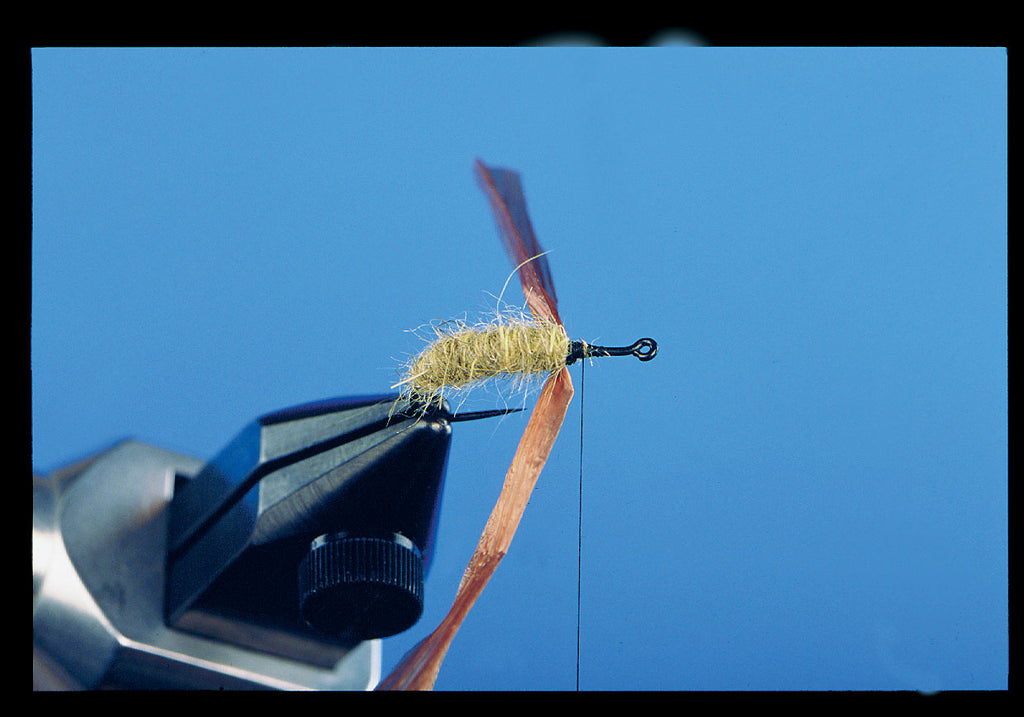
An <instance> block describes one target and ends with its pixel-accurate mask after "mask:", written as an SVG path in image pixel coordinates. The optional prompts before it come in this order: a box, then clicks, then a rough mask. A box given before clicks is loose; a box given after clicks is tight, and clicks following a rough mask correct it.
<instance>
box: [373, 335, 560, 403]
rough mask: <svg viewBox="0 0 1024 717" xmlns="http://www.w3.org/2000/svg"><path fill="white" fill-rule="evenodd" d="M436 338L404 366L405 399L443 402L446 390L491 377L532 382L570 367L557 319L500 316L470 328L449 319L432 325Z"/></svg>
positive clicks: (460, 387) (400, 382) (403, 390)
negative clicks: (567, 362) (564, 367)
mask: <svg viewBox="0 0 1024 717" xmlns="http://www.w3.org/2000/svg"><path fill="white" fill-rule="evenodd" d="M433 329H434V333H435V335H436V338H435V339H434V340H433V341H431V343H430V344H429V345H428V346H427V347H426V348H425V349H423V351H421V352H420V353H419V354H418V355H417V356H415V357H414V358H413V359H412V360H411V361H410V362H409V363H408V364H407V366H406V367H405V371H404V374H403V376H402V380H401V381H399V382H398V383H397V384H395V386H393V387H392V388H396V387H398V386H402V394H403V396H406V397H408V398H409V399H411V400H413V401H417V402H420V403H423V404H426V405H428V406H429V405H431V404H440V402H441V401H442V400H444V398H445V393H446V391H447V390H449V389H452V390H457V389H462V388H466V387H468V386H471V385H472V384H476V383H478V382H481V381H486V380H488V379H492V378H514V379H529V378H532V377H541V376H546V375H548V374H550V373H551V372H553V371H557V370H559V369H561V368H562V367H563V366H565V361H566V356H567V355H568V352H569V337H568V335H567V334H566V333H565V328H564V327H563V326H562V325H561V324H558V323H555V322H553V321H536V320H532V319H526V318H520V317H518V316H514V315H513V316H509V315H500V316H499V317H498V318H497V319H496V320H494V321H492V322H490V323H485V324H476V325H471V324H467V323H465V322H463V321H450V322H446V323H444V324H440V325H437V326H434V327H433Z"/></svg>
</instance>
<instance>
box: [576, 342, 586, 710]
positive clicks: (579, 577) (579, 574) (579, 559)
mask: <svg viewBox="0 0 1024 717" xmlns="http://www.w3.org/2000/svg"><path fill="white" fill-rule="evenodd" d="M586 365H587V362H586V361H581V362H580V501H579V510H578V511H577V516H578V525H577V529H576V534H577V536H578V538H577V541H578V542H577V544H576V691H577V692H579V691H580V605H581V603H582V596H583V392H584V389H585V387H586V382H585V380H584V376H585V370H586Z"/></svg>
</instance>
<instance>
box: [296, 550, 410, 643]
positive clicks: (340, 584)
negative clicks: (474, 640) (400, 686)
mask: <svg viewBox="0 0 1024 717" xmlns="http://www.w3.org/2000/svg"><path fill="white" fill-rule="evenodd" d="M299 610H300V613H301V615H302V619H303V620H305V621H306V623H307V624H308V625H309V626H310V627H312V628H314V629H315V630H318V631H319V632H322V633H324V634H325V635H330V636H332V637H336V638H340V639H345V640H351V641H361V640H371V639H374V638H378V637H388V636H389V635H394V634H397V633H399V632H401V631H403V630H405V629H407V628H409V627H412V626H413V625H414V624H415V623H416V621H417V620H419V618H420V615H421V614H422V613H423V559H422V557H421V555H420V551H419V549H418V548H417V547H416V545H415V544H414V543H413V542H412V541H411V540H409V539H408V538H406V537H405V536H404V535H402V534H400V533H392V534H390V535H386V536H383V537H360V536H356V535H351V534H345V533H337V534H332V535H321V536H320V537H319V538H317V539H316V540H314V541H313V542H312V544H311V545H310V547H309V552H308V553H307V554H306V557H305V558H303V560H302V562H301V563H300V564H299Z"/></svg>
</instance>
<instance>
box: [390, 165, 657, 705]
mask: <svg viewBox="0 0 1024 717" xmlns="http://www.w3.org/2000/svg"><path fill="white" fill-rule="evenodd" d="M475 169H476V176H477V181H478V182H479V184H480V187H481V188H482V189H483V191H484V194H485V195H486V196H487V199H488V201H489V202H490V204H491V210H492V211H493V213H494V218H495V220H496V221H497V224H498V232H499V234H500V235H501V238H502V241H503V242H504V244H505V249H506V251H507V252H508V255H509V257H510V258H511V259H512V262H513V264H514V265H515V266H516V271H517V272H518V273H519V279H520V282H521V284H522V287H523V294H524V295H525V297H526V304H527V306H529V308H530V313H531V314H532V316H530V317H520V316H514V315H503V314H499V316H498V318H497V319H496V320H495V321H493V322H491V323H489V324H483V325H480V326H471V325H468V324H466V323H464V322H451V323H447V324H442V325H440V326H438V327H435V329H434V331H435V333H436V339H435V340H434V341H433V342H432V343H431V344H430V345H429V346H427V347H426V348H425V349H424V350H423V351H422V352H421V353H420V354H419V355H418V356H416V357H415V358H413V359H412V360H411V361H410V362H409V364H408V365H407V366H406V369H405V373H404V376H403V378H402V380H401V381H399V383H397V384H395V386H394V387H397V386H401V387H402V395H403V396H405V397H407V398H409V399H411V400H413V401H415V402H416V403H418V404H420V405H422V406H427V407H429V406H431V405H440V404H441V402H442V401H443V400H444V397H445V393H446V391H448V390H457V389H460V388H464V387H467V386H470V385H473V384H476V383H478V382H481V381H487V380H490V379H494V378H503V377H504V378H513V379H517V380H519V379H523V380H525V379H528V378H530V377H541V376H547V378H546V380H545V382H544V387H543V388H542V389H541V392H540V395H539V396H538V398H537V403H536V407H535V408H534V410H533V413H532V415H531V416H530V420H529V422H528V423H527V425H526V429H525V431H524V432H523V437H522V439H521V440H520V442H519V447H518V448H517V449H516V453H515V455H514V456H513V458H512V463H511V465H510V466H509V469H508V472H507V473H506V475H505V483H504V485H503V486H502V489H501V494H500V495H499V496H498V501H497V503H496V504H495V506H494V509H493V510H492V511H491V515H490V517H489V518H488V520H487V524H486V525H485V526H484V529H483V533H482V534H481V536H480V541H479V542H478V544H477V547H476V550H475V551H474V552H473V555H472V557H471V558H470V561H469V564H468V565H467V566H466V570H465V572H464V573H463V576H462V581H461V582H460V583H459V588H458V591H457V593H456V595H455V600H454V602H453V604H452V606H451V609H450V610H449V611H448V614H447V615H446V616H445V618H444V620H442V622H441V624H440V625H438V626H437V628H436V629H435V630H434V631H433V632H432V633H430V635H428V636H427V637H425V638H424V639H423V640H421V641H420V642H419V643H418V644H417V645H416V646H415V647H414V648H412V649H411V650H410V651H409V652H407V653H406V654H405V656H404V657H403V658H402V660H401V661H400V662H399V664H398V665H397V666H396V667H395V669H394V670H393V671H392V672H391V674H390V675H388V677H387V678H386V679H385V680H384V681H383V682H381V684H380V685H379V686H378V688H377V689H399V690H410V689H411V690H422V689H431V688H433V685H434V681H435V680H436V679H437V674H438V671H439V670H440V667H441V663H442V661H443V660H444V656H445V654H446V653H447V651H448V647H449V645H450V644H451V642H452V640H453V639H454V637H455V634H456V632H457V631H458V629H459V626H460V625H461V624H462V622H463V620H464V619H465V618H466V615H467V614H468V613H469V610H470V608H471V607H472V605H473V603H474V602H475V601H476V599H477V598H478V597H479V596H480V594H481V593H482V592H483V589H484V586H485V585H486V584H487V582H488V580H490V577H491V575H493V573H494V571H495V569H496V568H497V566H498V563H499V562H500V561H501V558H502V557H503V556H504V555H505V553H506V552H507V551H508V548H509V546H510V545H511V543H512V537H513V536H514V535H515V532H516V528H517V527H518V525H519V521H520V519H521V518H522V515H523V511H524V510H525V509H526V504H527V502H528V501H529V498H530V494H531V493H532V492H533V487H534V485H536V482H537V478H538V477H539V476H540V471H541V469H542V468H543V467H544V463H545V462H546V461H547V458H548V454H549V453H550V452H551V448H552V446H553V445H554V442H555V438H556V437H557V436H558V432H559V430H560V429H561V427H562V422H563V421H564V419H565V412H566V410H567V409H568V407H569V401H570V400H571V399H572V396H573V387H572V379H571V378H570V377H569V371H568V369H567V368H566V367H567V366H571V365H572V364H574V363H575V362H576V361H579V360H581V359H587V358H597V357H600V356H636V357H637V358H638V359H640V360H641V361H650V360H651V359H653V358H654V357H655V355H656V354H657V352H658V344H657V343H656V342H655V341H654V340H653V339H650V338H642V339H640V340H639V341H637V342H635V343H634V344H632V345H631V346H621V347H614V346H613V347H608V346H594V345H591V344H588V343H587V342H586V341H582V340H575V341H574V340H570V339H569V337H568V335H567V334H566V331H565V327H564V326H563V324H562V319H561V317H560V316H559V314H558V302H557V299H556V296H555V285H554V281H553V280H552V278H551V270H550V268H549V267H548V262H547V257H546V256H545V252H544V250H543V249H541V247H540V242H538V241H537V237H536V235H535V234H534V232H533V226H532V224H531V223H530V217H529V215H528V214H527V211H526V199H525V197H524V196H523V189H522V185H521V184H520V181H519V175H518V174H517V173H516V172H513V171H511V170H508V169H501V168H498V167H488V166H486V165H485V164H483V162H481V161H479V160H477V162H476V167H475ZM581 485H582V484H581Z"/></svg>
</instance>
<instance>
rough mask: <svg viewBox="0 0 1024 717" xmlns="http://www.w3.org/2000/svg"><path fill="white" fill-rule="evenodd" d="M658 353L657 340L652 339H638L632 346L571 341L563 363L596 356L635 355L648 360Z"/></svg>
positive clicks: (570, 363)
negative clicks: (597, 344) (596, 344)
mask: <svg viewBox="0 0 1024 717" xmlns="http://www.w3.org/2000/svg"><path fill="white" fill-rule="evenodd" d="M657 354H658V342H657V341H655V340H654V339H647V338H644V339H640V340H639V341H637V342H636V343H634V344H633V345H632V346H593V345H592V344H588V343H587V342H586V341H582V340H579V341H573V342H572V343H570V344H569V355H568V356H566V358H565V365H566V366H572V365H573V364H574V363H576V361H578V360H579V359H585V358H594V357H598V356H636V357H637V358H638V359H640V360H641V361H650V360H651V359H652V358H654V357H655V356H656V355H657Z"/></svg>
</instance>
